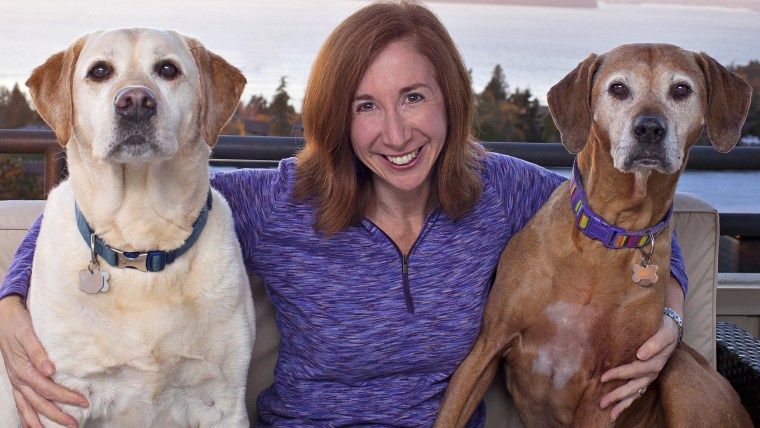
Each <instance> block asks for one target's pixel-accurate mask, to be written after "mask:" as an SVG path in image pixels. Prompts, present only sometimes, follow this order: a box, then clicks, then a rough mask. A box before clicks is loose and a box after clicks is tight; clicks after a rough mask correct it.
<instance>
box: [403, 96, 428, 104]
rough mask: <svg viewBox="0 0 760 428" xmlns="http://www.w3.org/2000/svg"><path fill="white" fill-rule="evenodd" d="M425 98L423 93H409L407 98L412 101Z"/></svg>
mask: <svg viewBox="0 0 760 428" xmlns="http://www.w3.org/2000/svg"><path fill="white" fill-rule="evenodd" d="M424 99H425V97H423V96H422V95H421V94H409V95H407V96H406V100H407V101H409V102H410V103H418V102H420V101H422V100H424Z"/></svg>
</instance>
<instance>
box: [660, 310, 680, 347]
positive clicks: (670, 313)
mask: <svg viewBox="0 0 760 428" xmlns="http://www.w3.org/2000/svg"><path fill="white" fill-rule="evenodd" d="M662 313H664V314H665V315H667V316H669V317H670V318H671V319H672V320H673V321H675V322H676V325H677V326H678V340H677V341H676V346H678V345H679V344H680V343H681V339H682V338H683V321H682V320H681V316H680V315H678V313H677V312H676V311H674V310H673V308H671V307H670V306H665V309H664V310H663V311H662Z"/></svg>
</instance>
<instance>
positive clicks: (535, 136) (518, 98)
mask: <svg viewBox="0 0 760 428" xmlns="http://www.w3.org/2000/svg"><path fill="white" fill-rule="evenodd" d="M532 97H533V95H532V94H531V93H530V89H526V90H524V91H521V90H520V88H517V89H515V92H514V93H513V94H510V95H509V102H510V103H512V104H514V105H515V107H516V115H515V129H516V131H517V132H516V134H517V135H515V137H516V138H517V141H541V135H539V130H538V123H537V121H538V100H536V99H531V98H532Z"/></svg>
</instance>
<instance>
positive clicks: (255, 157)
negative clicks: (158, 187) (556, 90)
mask: <svg viewBox="0 0 760 428" xmlns="http://www.w3.org/2000/svg"><path fill="white" fill-rule="evenodd" d="M302 144H303V140H302V139H300V138H293V137H252V136H251V137H248V136H246V137H240V136H231V135H223V136H221V137H220V138H219V142H218V143H217V145H216V146H214V149H213V151H212V163H213V164H217V165H236V166H245V167H260V168H271V167H275V166H277V163H278V162H279V161H280V159H283V158H286V157H289V156H292V155H293V154H294V153H295V152H296V151H297V150H298V148H299V147H301V145H302ZM484 144H485V146H486V147H487V148H488V149H489V150H492V151H494V152H498V153H503V154H508V155H510V156H514V157H518V158H520V159H524V160H527V161H529V162H533V163H536V164H539V165H543V166H547V167H570V166H571V165H572V163H573V155H571V154H569V153H568V152H567V150H565V148H564V147H563V146H562V145H561V144H553V143H484ZM0 153H11V154H36V155H43V156H44V159H45V168H44V171H45V172H44V192H45V194H47V192H48V191H49V189H51V188H52V187H53V186H54V185H55V184H56V183H58V181H59V180H60V179H61V177H62V176H63V174H64V173H65V162H66V161H65V156H66V155H65V151H64V150H62V149H61V147H60V146H59V145H58V143H57V142H56V139H55V134H54V133H53V132H52V131H17V130H0ZM686 169H687V170H729V169H730V170H758V169H760V148H750V147H736V148H734V149H733V150H731V151H730V152H729V153H717V152H716V151H715V150H714V149H713V148H712V147H703V146H695V147H692V149H691V151H690V153H689V159H688V161H687V163H686ZM720 230H721V234H723V235H741V236H754V237H760V213H751V214H746V213H721V214H720Z"/></svg>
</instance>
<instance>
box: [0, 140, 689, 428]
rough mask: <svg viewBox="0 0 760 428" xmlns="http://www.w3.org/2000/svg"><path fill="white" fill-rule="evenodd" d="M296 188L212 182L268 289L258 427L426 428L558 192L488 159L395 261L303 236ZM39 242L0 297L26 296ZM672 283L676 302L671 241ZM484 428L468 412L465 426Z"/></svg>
mask: <svg viewBox="0 0 760 428" xmlns="http://www.w3.org/2000/svg"><path fill="white" fill-rule="evenodd" d="M295 175H296V174H295V162H294V160H293V159H286V160H283V161H282V162H281V163H280V166H279V169H277V170H238V171H234V172H226V173H220V174H217V175H215V177H214V178H213V179H212V185H213V187H215V188H216V189H218V190H219V191H220V192H221V193H222V194H224V196H225V197H226V198H227V201H228V202H229V204H230V206H231V207H232V212H233V215H234V217H235V225H236V230H237V234H238V239H239V240H240V243H241V246H242V252H243V257H244V258H245V263H246V265H247V266H248V267H249V268H251V269H252V270H253V271H254V272H256V273H257V274H259V275H260V276H261V277H262V278H263V279H264V281H265V283H266V285H267V291H268V293H269V296H270V297H271V299H272V303H273V304H274V306H275V308H276V314H277V325H278V327H279V329H280V332H281V337H282V341H281V344H280V354H279V359H278V362H277V367H276V369H275V382H274V384H273V385H272V386H271V387H269V388H268V389H266V390H265V391H264V392H263V393H262V394H261V395H260V396H259V398H258V412H259V418H258V421H257V425H261V426H267V425H277V426H299V427H302V426H330V427H332V426H345V425H362V426H405V427H406V426H408V427H411V426H430V425H431V424H432V423H433V421H434V419H435V415H436V412H437V410H438V407H439V404H440V401H441V399H442V398H443V393H444V391H445V389H446V385H447V384H448V380H449V377H450V376H451V374H452V373H453V372H454V370H455V369H456V367H457V365H458V364H459V363H460V362H461V361H462V360H463V359H464V357H465V356H466V355H467V353H468V352H469V350H470V348H471V347H472V345H473V343H474V341H475V339H476V337H477V335H478V332H479V329H480V323H481V320H482V315H483V309H484V306H485V301H486V298H487V296H488V292H489V288H490V285H491V282H492V276H493V274H494V271H495V268H496V264H497V262H498V259H499V256H500V254H501V252H502V250H503V249H504V247H505V246H506V244H507V242H508V241H509V239H510V238H511V237H512V235H514V234H515V233H517V232H518V231H519V230H520V229H521V228H522V227H523V226H524V225H525V224H526V222H527V221H528V220H529V219H530V218H531V217H532V216H533V214H534V213H535V212H536V211H537V210H538V209H539V208H540V207H541V205H542V204H543V203H544V202H545V201H546V199H547V198H548V197H549V195H550V194H551V193H552V191H554V189H555V188H556V187H557V186H559V184H560V183H562V182H563V181H565V179H564V178H563V177H561V176H559V175H557V174H554V173H552V172H550V171H548V170H546V169H543V168H540V167H537V166H535V165H533V164H530V163H527V162H524V161H521V160H519V159H515V158H511V157H508V156H503V155H498V154H488V155H487V156H486V158H485V159H484V161H483V171H482V180H483V195H482V197H481V198H480V200H479V201H478V203H477V205H476V206H475V207H474V208H473V209H472V210H471V211H470V212H469V213H467V214H466V215H465V216H464V217H462V218H460V219H459V220H457V221H451V220H450V219H449V218H448V217H447V216H446V214H445V213H443V212H441V211H440V210H433V212H432V213H430V215H429V216H428V217H427V219H426V221H425V225H424V227H423V229H422V232H421V233H420V236H419V237H418V238H417V240H416V242H415V243H414V245H413V246H412V249H411V250H410V252H409V254H408V255H406V256H405V255H403V254H402V253H401V252H400V251H399V249H398V248H397V246H396V245H395V244H394V243H393V242H392V241H391V240H390V239H389V238H388V236H387V235H386V234H385V233H384V232H383V231H382V230H380V229H379V228H378V227H377V226H375V225H374V224H373V223H372V222H370V221H369V220H367V219H364V220H363V221H362V222H361V224H358V225H355V226H350V227H348V228H346V229H344V230H342V231H340V232H338V233H337V234H335V235H334V236H332V237H330V238H324V237H323V236H321V235H320V234H319V233H318V232H315V230H314V229H313V227H312V225H313V224H314V219H315V210H314V207H313V206H312V205H311V204H309V203H296V202H294V201H293V199H292V198H291V194H292V189H293V185H294V182H295ZM569 204H570V202H569V201H568V206H569ZM38 228H39V224H35V226H34V227H33V228H32V229H31V230H30V232H29V235H28V236H27V238H26V239H25V240H24V242H23V243H22V245H21V247H20V248H19V250H18V252H17V253H16V257H15V259H14V262H13V264H12V266H11V269H10V270H9V272H8V275H7V277H6V279H5V281H4V283H3V286H2V289H0V296H4V295H7V294H9V293H19V294H22V295H25V294H26V291H27V289H28V285H27V284H28V282H29V276H30V266H31V260H32V257H33V251H34V241H35V239H36V236H37V229H38ZM671 272H672V273H673V275H674V276H675V277H676V279H678V281H680V283H681V284H682V286H683V287H684V291H685V290H686V284H687V279H686V274H685V271H684V267H683V260H682V257H681V252H680V248H679V247H678V244H677V242H676V240H675V238H674V239H673V258H672V261H671ZM484 420H485V410H484V405H483V404H482V403H481V405H480V407H479V408H478V410H477V412H476V414H475V415H474V416H473V418H472V420H471V421H470V424H469V426H482V425H483V423H484Z"/></svg>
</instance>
